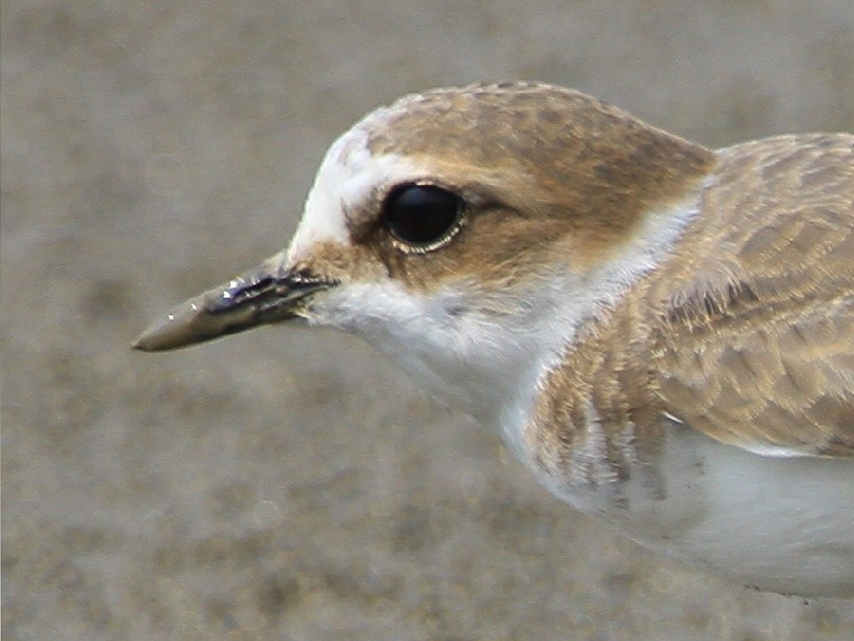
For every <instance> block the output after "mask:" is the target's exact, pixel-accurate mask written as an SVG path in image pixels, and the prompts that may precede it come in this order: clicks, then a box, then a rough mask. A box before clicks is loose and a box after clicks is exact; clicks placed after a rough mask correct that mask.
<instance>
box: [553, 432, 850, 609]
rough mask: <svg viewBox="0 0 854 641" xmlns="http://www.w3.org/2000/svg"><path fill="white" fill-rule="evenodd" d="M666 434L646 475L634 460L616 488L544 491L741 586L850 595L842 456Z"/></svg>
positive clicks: (556, 487) (845, 473) (847, 508)
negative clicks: (792, 453)
mask: <svg viewBox="0 0 854 641" xmlns="http://www.w3.org/2000/svg"><path fill="white" fill-rule="evenodd" d="M667 434H668V436H667V441H666V443H665V447H664V455H663V458H662V462H661V465H660V466H659V467H658V468H657V469H656V470H655V472H654V477H653V476H651V473H650V471H649V470H647V469H645V468H643V467H642V466H640V465H637V466H634V467H632V469H631V470H630V475H629V481H628V482H627V483H625V484H623V485H620V486H607V485H606V486H601V485H600V486H597V487H593V486H588V487H587V488H584V487H582V486H578V485H572V486H570V485H567V484H564V485H556V484H554V483H553V484H552V489H553V491H555V493H556V494H557V495H558V496H560V497H561V498H563V499H564V500H565V501H567V502H568V503H570V504H571V505H573V506H575V507H577V508H578V509H580V510H582V511H584V512H586V513H589V514H596V515H598V516H601V517H603V518H605V519H606V520H608V521H609V522H610V523H611V524H612V525H613V526H615V527H616V528H617V529H618V530H619V531H620V532H622V533H623V534H624V535H625V536H627V537H628V538H631V539H633V540H635V541H637V542H638V543H640V544H641V545H643V546H645V547H647V548H650V549H652V550H654V551H657V552H660V553H664V554H667V555H670V556H675V557H678V558H681V559H683V560H686V561H688V562H690V563H692V564H694V565H698V566H701V567H705V568H707V569H711V570H713V571H714V572H716V573H718V574H722V575H724V576H728V577H730V578H732V579H733V580H736V581H739V582H741V583H743V584H747V585H753V586H756V587H759V588H761V589H764V590H772V591H775V592H781V593H783V594H810V595H813V596H833V597H845V598H850V597H852V596H854V516H852V513H851V487H852V486H854V467H852V466H851V464H850V462H849V461H845V460H842V459H837V460H830V459H821V458H800V459H797V460H791V459H783V458H771V457H763V456H757V455H755V454H752V453H751V452H748V451H746V450H744V449H742V448H739V447H736V446H732V445H725V444H723V443H720V442H718V441H716V440H714V439H712V438H710V437H708V436H706V435H705V434H703V433H701V432H699V431H697V430H694V429H691V428H690V427H687V426H684V425H681V424H673V425H671V427H670V429H668V431H667ZM615 492H619V493H620V498H621V500H622V502H621V503H620V507H619V508H615V507H614V505H615V502H614V498H615Z"/></svg>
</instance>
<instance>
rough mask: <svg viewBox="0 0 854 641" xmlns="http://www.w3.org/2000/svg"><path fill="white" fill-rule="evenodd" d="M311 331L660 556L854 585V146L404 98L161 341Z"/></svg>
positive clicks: (845, 592) (521, 87) (489, 88)
mask: <svg viewBox="0 0 854 641" xmlns="http://www.w3.org/2000/svg"><path fill="white" fill-rule="evenodd" d="M296 319H301V320H302V321H303V322H306V323H308V324H309V325H318V326H328V327H335V328H338V329H342V330H345V331H349V332H352V333H355V334H357V335H360V336H362V337H363V338H365V339H366V340H368V341H369V342H370V343H372V344H373V345H375V346H376V347H377V348H378V349H380V350H381V351H383V352H385V353H387V354H389V355H390V356H391V358H392V359H393V360H395V361H396V362H397V363H398V364H399V365H400V366H401V367H402V368H403V369H404V370H405V371H406V372H408V374H409V375H410V376H411V378H412V379H413V381H415V382H416V383H417V384H419V385H420V386H421V387H422V388H423V389H425V390H426V391H428V392H429V393H430V394H431V395H433V396H435V397H436V398H437V399H439V400H440V401H441V402H444V403H446V404H447V405H449V406H453V407H456V408H459V409H460V410H462V411H465V412H467V413H469V414H471V415H473V416H474V417H475V418H477V419H478V420H479V421H480V422H482V423H485V424H490V425H495V426H497V427H498V428H499V429H500V431H501V433H502V435H503V437H504V439H505V441H506V442H507V443H508V445H509V447H510V448H511V449H512V450H513V451H514V452H515V453H516V454H517V456H518V457H519V458H520V459H521V460H523V461H524V462H525V463H526V464H527V465H528V466H529V467H530V468H531V469H532V470H533V471H534V473H535V474H536V475H537V477H538V479H539V480H540V481H541V482H542V483H543V484H544V485H545V486H546V487H548V488H549V489H550V490H551V491H552V492H554V493H555V494H556V495H557V496H559V497H560V498H562V499H563V500H565V501H567V502H568V503H570V504H571V505H573V506H575V507H576V508H578V509H580V510H582V511H584V512H587V513H591V514H594V515H597V516H600V517H602V518H604V519H605V520H606V521H608V522H609V523H611V524H612V525H613V526H615V527H616V528H617V529H618V530H620V531H621V532H623V533H624V534H626V535H627V536H629V537H630V538H632V539H634V540H636V541H638V542H639V543H641V544H643V545H645V546H646V547H649V548H651V549H654V550H657V551H661V552H664V553H666V554H669V555H672V556H677V557H679V558H682V559H686V560H688V561H690V562H693V563H695V564H699V565H701V566H703V567H706V568H708V569H711V570H712V571H716V572H717V573H719V574H723V575H725V576H729V577H731V578H733V579H735V580H738V581H740V582H742V583H746V584H750V585H754V586H757V587H759V588H761V589H767V590H773V591H777V592H783V593H796V594H802V595H827V596H841V597H851V596H854V136H852V135H849V134H812V135H801V136H782V137H777V138H771V139H767V140H761V141H756V142H751V143H745V144H741V145H736V146H734V147H730V148H728V149H723V150H720V151H711V150H708V149H705V148H703V147H701V146H699V145H696V144H693V143H690V142H688V141H685V140H683V139H681V138H678V137H676V136H672V135H670V134H668V133H666V132H663V131H661V130H658V129H655V128H653V127H651V126H649V125H647V124H645V123H643V122H641V121H639V120H637V119H636V118H633V117H632V116H630V115H628V114H626V113H625V112H622V111H620V110H618V109H615V108H613V107H610V106H607V105H604V104H603V103H601V102H599V101H597V100H595V99H593V98H590V97H588V96H585V95H583V94H580V93H578V92H574V91H571V90H568V89H562V88H559V87H553V86H549V85H541V84H535V83H502V84H497V85H495V84H493V85H479V86H472V87H464V88H455V89H445V90H435V91H432V92H427V93H425V94H420V95H416V96H409V97H405V98H403V99H401V100H399V101H398V102H396V103H395V104H393V105H391V106H390V107H385V108H381V109H379V110H377V111H375V112H374V113H372V114H370V115H369V116H367V117H366V118H365V119H364V120H362V121H361V122H360V123H357V124H356V125H355V126H354V127H353V129H351V130H350V131H349V132H347V133H346V134H344V135H343V136H342V137H341V138H339V140H338V141H336V143H335V144H333V146H332V147H331V148H330V150H329V152H328V153H327V155H326V157H325V159H324V161H323V163H322V164H321V167H320V169H319V171H318V175H317V177H316V180H315V184H314V186H313V188H312V191H311V192H310V194H309V197H308V200H307V202H306V209H305V212H304V216H303V220H302V222H301V223H300V226H299V228H298V230H297V232H296V235H295V237H294V239H293V240H292V242H291V244H290V246H289V248H288V249H287V250H286V251H284V252H282V253H281V254H279V255H277V256H274V257H273V258H272V259H270V260H269V261H267V262H266V263H264V264H263V265H262V266H261V267H260V268H258V269H257V270H255V271H253V272H250V273H248V274H247V275H245V276H244V277H241V278H239V279H235V280H233V281H231V282H229V283H228V284H226V285H225V286H223V287H221V288H217V289H215V290H212V291H210V292H208V293H206V294H204V295H202V296H201V297H198V298H197V299H194V300H193V301H190V302H189V303H188V304H185V305H184V306H183V307H181V308H179V309H177V310H176V311H174V312H173V313H171V314H170V315H169V316H168V317H167V320H166V321H165V322H160V323H158V324H156V325H155V326H154V327H153V328H152V329H150V330H149V331H148V332H147V333H146V334H145V335H143V337H142V338H141V339H140V340H139V341H138V343H137V347H139V348H141V349H146V350H155V349H169V348H174V347H180V346H183V345H186V344H191V343H194V342H199V341H201V340H206V339H209V338H215V337H217V336H220V335H223V334H227V333H233V332H236V331H241V330H243V329H248V328H250V327H253V326H256V325H259V324H263V323H272V322H276V323H277V322H284V321H288V320H296Z"/></svg>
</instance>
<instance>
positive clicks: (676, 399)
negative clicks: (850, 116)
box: [655, 134, 854, 457]
mask: <svg viewBox="0 0 854 641" xmlns="http://www.w3.org/2000/svg"><path fill="white" fill-rule="evenodd" d="M719 154H720V158H721V163H720V165H719V167H718V169H717V170H716V176H715V180H714V182H713V183H712V184H711V185H710V186H709V188H708V189H707V191H706V193H705V196H704V204H703V214H702V220H701V221H700V223H701V224H700V225H699V226H700V227H702V229H703V234H702V238H701V235H700V233H699V231H698V232H696V233H693V232H692V234H693V235H689V237H688V238H687V239H686V241H687V242H686V244H685V248H684V250H682V251H681V252H680V253H681V257H680V258H679V259H678V260H676V261H673V265H676V266H675V267H672V268H670V270H669V273H667V270H666V271H665V274H664V276H665V278H664V279H663V281H670V282H673V281H672V280H670V279H676V280H677V282H681V286H680V287H679V291H678V292H677V294H676V295H675V296H667V297H666V298H664V294H663V293H662V294H661V295H662V298H660V299H659V300H662V299H664V300H666V301H667V302H666V304H665V305H664V308H663V311H661V309H662V308H659V311H661V313H660V319H659V320H660V321H661V322H663V323H664V329H666V330H667V331H662V332H661V333H660V334H659V337H660V343H659V345H660V350H659V354H658V355H659V357H660V361H659V363H658V366H657V367H656V368H655V370H657V373H656V379H657V380H656V384H657V388H658V390H659V394H660V396H661V400H662V402H663V403H664V406H665V407H666V409H667V411H669V412H670V413H672V414H673V415H675V416H676V417H678V418H680V419H681V420H683V421H685V423H687V424H689V425H691V426H693V427H694V428H696V429H699V430H701V431H703V432H706V433H708V434H709V435H711V436H712V437H714V438H716V439H718V440H720V441H723V442H727V443H732V444H734V445H739V446H742V447H745V448H747V449H752V450H756V451H764V452H767V453H770V454H774V453H778V454H783V453H793V452H798V453H802V454H813V455H824V456H838V457H847V456H854V136H851V135H847V134H835V135H813V136H789V137H783V138H775V139H769V140H764V141H758V142H754V143H748V144H745V145H739V146H737V147H733V148H730V149H727V150H723V151H721V152H719ZM745 219H747V220H745ZM709 230H712V235H713V238H712V242H711V243H709V238H708V231H709ZM674 326H677V327H674ZM674 330H675V331H674ZM670 335H678V336H680V340H679V345H678V346H677V345H675V344H673V343H672V342H668V340H667V339H666V336H670ZM686 336H687V337H688V345H686V344H685V341H684V340H683V339H684V338H685V337H686ZM703 408H707V409H705V410H704V409H703Z"/></svg>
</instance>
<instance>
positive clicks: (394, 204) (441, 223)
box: [384, 185, 462, 248]
mask: <svg viewBox="0 0 854 641" xmlns="http://www.w3.org/2000/svg"><path fill="white" fill-rule="evenodd" d="M461 211H462V200H461V199H460V197H459V196H457V195H456V194H454V193H453V192H450V191H448V190H447V189H442V188H441V187H436V186H434V185H408V186H406V187H402V188H400V189H398V190H396V191H394V192H392V194H391V195H390V196H389V199H388V201H387V202H386V208H385V219H384V222H385V226H386V228H387V229H388V231H389V232H390V233H391V235H392V236H394V237H395V238H396V239H398V240H400V241H402V242H404V243H407V244H408V245H412V246H413V247H422V248H424V247H429V246H431V245H434V244H436V243H440V242H442V241H443V240H445V239H446V238H447V237H448V236H449V234H451V233H453V231H454V230H455V229H456V227H457V224H458V222H459V218H460V213H461Z"/></svg>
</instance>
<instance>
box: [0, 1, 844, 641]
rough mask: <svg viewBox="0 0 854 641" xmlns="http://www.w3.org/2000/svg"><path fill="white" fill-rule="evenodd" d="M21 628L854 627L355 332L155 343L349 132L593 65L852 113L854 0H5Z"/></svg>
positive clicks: (283, 236)
mask: <svg viewBox="0 0 854 641" xmlns="http://www.w3.org/2000/svg"><path fill="white" fill-rule="evenodd" d="M0 25H2V56H0V58H1V59H2V103H0V124H2V127H0V135H2V217H1V218H0V222H2V228H0V229H2V234H1V235H0V238H2V251H0V260H2V278H0V287H2V293H0V297H1V298H2V301H0V303H1V304H0V317H1V318H2V321H0V345H2V429H3V452H2V485H3V503H2V516H3V532H2V537H3V547H2V561H3V566H2V568H3V573H2V574H3V629H2V632H3V634H4V638H6V639H8V640H9V641H12V640H15V639H20V640H38V641H41V640H46V639H51V640H81V641H82V640H102V639H104V640H106V639H117V640H119V639H121V640H125V639H129V640H140V639H145V640H160V639H164V640H165V639H180V640H185V639H188V640H189V639H222V638H228V639H286V640H294V641H296V640H300V641H301V640H312V641H314V640H326V639H330V640H332V639H356V640H367V639H371V640H383V639H388V640H391V639H396V640H397V639H403V640H410V639H411V640H434V639H435V640H447V641H451V640H454V641H467V640H475V639H520V640H521V639H538V640H545V639H576V640H621V639H625V640H633V641H634V640H637V639H673V640H679V641H690V640H694V639H725V640H732V641H760V640H768V641H772V640H773V641H780V640H782V641H786V640H807V639H809V640H811V641H812V640H828V639H838V640H842V639H851V638H852V632H851V630H852V629H854V604H852V603H846V602H838V601H826V600H824V601H823V600H816V601H811V602H804V601H803V600H801V599H795V598H785V597H781V596H777V595H772V594H760V593H756V592H752V591H749V590H747V589H744V588H742V587H740V586H738V585H733V584H731V583H727V582H725V581H722V580H720V579H717V578H715V577H712V576H709V575H707V574H704V573H703V572H700V571H696V570H692V569H689V568H685V567H684V566H682V565H680V564H677V563H673V562H668V561H665V560H662V559H659V558H654V557H652V556H651V555H649V554H647V553H646V552H644V551H643V550H641V549H640V548H638V547H637V546H635V545H634V544H632V543H630V542H628V541H625V540H623V539H621V538H619V537H617V536H616V535H614V534H613V533H611V531H610V530H609V529H608V528H607V527H606V526H604V525H603V524H602V523H599V522H597V521H593V520H590V519H588V518H586V517H584V516H581V515H579V514H577V513H575V512H573V511H572V510H570V509H569V508H567V507H565V506H563V505H561V504H559V503H558V502H557V501H556V500H555V499H553V498H552V497H551V496H549V495H548V493H547V492H546V491H545V490H543V489H541V488H539V487H537V486H536V485H535V483H534V482H533V480H532V479H531V478H530V476H529V474H528V473H527V472H526V471H525V470H524V469H522V467H521V466H520V465H518V464H517V463H516V462H515V461H513V460H511V459H510V457H509V456H508V455H507V454H506V453H505V452H504V450H503V449H502V446H501V444H500V442H499V439H498V437H497V435H496V434H494V433H492V432H491V431H490V430H483V429H478V428H476V427H474V426H472V425H470V424H469V422H468V421H467V420H466V419H465V418H464V417H462V416H458V415H455V414H449V413H447V412H445V411H443V410H441V409H439V408H437V407H436V406H435V405H433V404H432V403H431V402H430V401H427V400H425V399H424V398H422V396H421V395H420V394H419V391H418V390H417V389H416V388H415V387H414V386H413V385H412V384H411V383H409V382H408V381H407V380H405V379H404V378H403V377H402V376H401V375H400V374H399V372H397V371H396V370H395V369H394V368H393V367H392V366H391V365H390V363H389V362H387V361H386V360H384V359H383V358H382V357H381V356H380V355H379V354H377V353H375V352H373V351H372V350H370V349H368V348H367V347H366V346H365V345H363V344H362V343H360V342H359V341H358V340H356V339H354V338H350V337H348V336H342V335H338V334H335V333H331V332H329V333H324V332H316V333H312V332H309V331H307V330H287V329H281V328H268V329H264V330H261V331H257V332H253V333H251V334H247V335H241V336H237V337H234V338H231V339H229V340H227V341H223V342H218V343H214V344H210V345H207V346H205V347H203V348H197V349H192V350H188V351H183V352H178V353H174V354H167V355H159V356H151V355H143V354H139V353H133V352H131V350H130V349H129V343H130V341H131V340H132V339H133V337H134V336H135V335H136V334H137V332H138V331H139V330H141V329H142V328H143V327H144V326H145V325H147V324H148V322H149V321H150V320H151V319H152V318H153V316H154V315H156V314H159V313H162V312H164V311H165V310H166V309H168V308H169V307H171V306H172V305H173V304H175V303H176V302H179V301H181V300H183V299H185V298H186V297H188V296H190V295H193V294H196V293H197V292H199V291H201V290H202V289H204V288H206V287H208V286H210V285H214V284H218V283H219V282H221V281H223V280H225V279H227V278H229V277H230V276H232V275H234V274H236V273H237V272H239V271H241V270H242V269H244V268H246V267H250V266H252V265H254V264H255V263H257V262H258V261H259V260H260V259H261V258H263V257H266V256H267V255H269V254H272V253H274V252H275V251H277V250H279V249H280V248H281V247H282V246H283V245H284V244H285V242H286V241H287V239H288V238H289V236H290V234H291V233H292V232H293V230H294V228H295V226H296V224H297V220H298V218H299V216H300V213H301V207H302V201H303V199H304V197H305V194H306V192H307V190H308V188H309V186H310V183H311V180H312V177H313V175H314V171H315V169H316V167H317V165H318V163H319V161H320V158H321V156H322V154H323V152H324V151H325V149H326V147H327V145H328V144H329V143H330V142H331V141H332V140H333V139H334V138H335V137H336V136H337V135H338V134H339V133H341V132H342V131H343V130H345V129H346V128H348V127H349V126H350V124H352V122H354V121H355V120H357V119H358V118H360V117H361V116H362V115H363V114H364V113H365V112H366V111H368V110H370V109H372V108H374V107H376V106H378V105H380V104H383V103H386V102H388V101H390V100H392V99H394V98H395V97H397V96H399V95H401V94H403V93H406V92H412V91H419V90H423V89H426V88H429V87H433V86H440V85H450V84H458V83H466V82H470V81H475V80H489V79H514V78H522V79H536V80H544V81H549V82H553V83H558V84H564V85H569V86H572V87H575V88H578V89H581V90H583V91H586V92H588V93H592V94H595V95H596V96H598V97H600V98H602V99H604V100H606V101H608V102H611V103H614V104H616V105H619V106H621V107H623V108H625V109H628V110H629V111H631V112H633V113H634V114H636V115H638V116H640V117H642V118H644V119H646V120H648V121H650V122H652V123H653V124H655V125H658V126H660V127H663V128H666V129H668V130H670V131H672V132H675V133H678V134H681V135H683V136H685V137H688V138H691V139H693V140H696V141H699V142H701V143H704V144H706V145H709V146H712V147H715V146H724V145H729V144H732V143H735V142H739V141H742V140H744V139H749V138H755V137H763V136H770V135H774V134H780V133H792V132H804V131H829V130H846V131H852V129H854V63H852V60H854V8H852V5H851V2H850V0H777V1H773V2H772V1H751V0H727V1H723V2H714V3H712V2H699V1H696V2H693V1H692V2H686V1H684V0H646V1H634V2H627V1H626V2H618V1H613V2H602V1H601V0H586V1H585V0H576V1H572V2H558V1H556V0H528V1H527V2H524V3H521V2H518V0H512V1H511V0H492V1H490V2H470V3H462V2H453V1H452V0H381V1H371V2H368V1H364V0H361V1H360V0H354V1H350V2H340V1H338V2H333V1H330V0H316V1H313V2H295V1H287V0H285V1H283V2H269V1H263V2H262V1H259V0H246V1H243V2H229V1H225V0H212V1H211V2H206V3H200V2H190V1H188V0H174V1H172V2H162V3H157V2H143V1H142V0H127V1H123V2H109V1H101V2H98V1H96V0H76V1H75V2H63V1H60V0H18V1H17V2H4V3H3V4H2V21H0Z"/></svg>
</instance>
